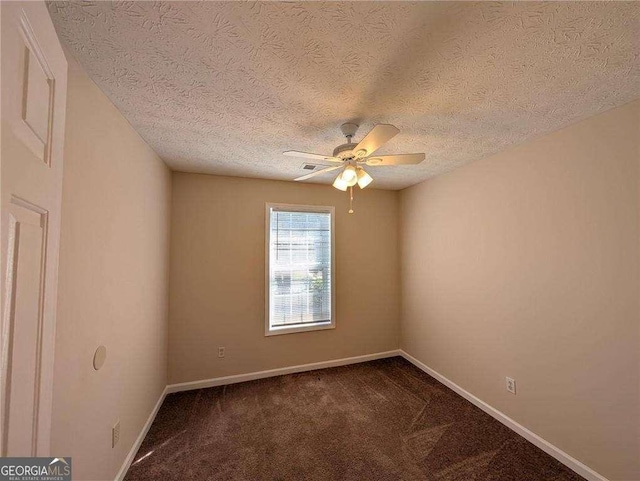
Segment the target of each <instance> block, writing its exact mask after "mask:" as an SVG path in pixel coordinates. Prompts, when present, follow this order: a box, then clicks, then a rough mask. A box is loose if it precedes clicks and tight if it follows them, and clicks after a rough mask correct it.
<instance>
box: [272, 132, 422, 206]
mask: <svg viewBox="0 0 640 481" xmlns="http://www.w3.org/2000/svg"><path fill="white" fill-rule="evenodd" d="M340 130H341V131H342V133H343V134H344V136H345V137H346V138H347V143H345V144H342V145H339V146H337V147H336V148H335V149H333V155H320V154H310V153H308V152H298V151H296V150H287V151H286V152H283V154H284V155H288V156H291V157H304V158H306V159H314V160H319V161H325V162H335V163H337V164H338V165H333V166H330V167H327V168H325V169H322V170H318V171H316V172H312V173H310V174H307V175H303V176H302V177H298V178H296V179H294V180H297V181H301V180H307V179H310V178H312V177H315V176H316V175H321V174H324V173H326V172H331V171H332V170H338V169H342V171H341V172H340V173H339V174H338V176H337V177H336V179H335V181H334V182H333V186H334V187H335V188H336V189H339V190H343V191H346V190H347V189H348V188H350V189H351V201H353V186H354V185H356V184H358V186H359V187H360V188H361V189H364V188H365V187H366V186H368V185H369V184H370V183H371V182H373V178H372V177H371V176H370V175H369V174H368V173H367V172H366V171H365V170H364V168H363V167H362V166H363V165H368V166H376V167H377V166H387V165H415V164H419V163H420V162H422V161H423V160H424V158H425V154H397V155H380V156H373V155H372V154H373V153H374V152H375V151H376V150H378V149H379V148H380V147H382V146H383V145H384V144H385V143H387V142H388V141H389V140H391V139H392V138H393V137H395V136H396V135H397V134H398V133H399V132H400V130H398V128H396V127H394V126H393V125H390V124H378V125H376V126H375V127H373V129H371V131H370V132H369V133H368V134H367V135H366V136H365V137H364V139H362V140H361V141H360V142H359V143H358V144H354V143H353V142H352V139H353V136H354V135H355V133H356V132H357V130H358V125H356V124H352V123H346V124H342V125H341V126H340ZM349 213H350V214H351V213H353V209H352V208H351V209H350V210H349Z"/></svg>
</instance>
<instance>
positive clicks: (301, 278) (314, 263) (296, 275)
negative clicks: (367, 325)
mask: <svg viewBox="0 0 640 481" xmlns="http://www.w3.org/2000/svg"><path fill="white" fill-rule="evenodd" d="M333 213H334V209H333V207H321V206H304V205H286V204H267V242H266V244H267V252H266V254H267V269H266V270H267V282H266V284H267V285H266V290H267V292H266V299H267V306H266V321H265V335H267V336H271V335H274V334H288V333H292V332H301V331H313V330H318V329H333V328H334V327H335V322H336V320H335V295H334V289H333V285H334V284H333V279H334V252H333V244H334V233H333Z"/></svg>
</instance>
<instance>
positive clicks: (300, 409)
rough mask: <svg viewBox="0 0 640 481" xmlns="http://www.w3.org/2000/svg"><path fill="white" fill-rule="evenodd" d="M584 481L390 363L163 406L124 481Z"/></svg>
mask: <svg viewBox="0 0 640 481" xmlns="http://www.w3.org/2000/svg"><path fill="white" fill-rule="evenodd" d="M582 479H583V478H581V477H580V476H578V475H577V474H575V473H574V472H573V471H571V470H569V469H568V468H566V467H565V466H563V465H562V464H560V463H559V462H558V461H556V460H555V459H553V458H552V457H550V456H548V455H547V454H546V453H544V452H543V451H541V450H540V449H538V448H537V447H535V446H534V445H532V444H531V443H529V442H528V441H527V440H525V439H524V438H522V437H521V436H519V435H518V434H516V433H514V432H513V431H511V430H510V429H508V428H506V427H505V426H503V425H502V424H500V423H499V422H498V421H496V420H495V419H493V418H492V417H491V416H489V415H488V414H486V413H484V412H483V411H482V410H480V409H478V408H477V407H475V406H474V405H472V404H471V403H469V402H468V401H466V400H465V399H463V398H462V397H460V396H459V395H458V394H456V393H454V392H453V391H451V390H450V389H449V388H447V387H445V386H444V385H442V384H441V383H439V382H438V381H436V380H435V379H433V378H432V377H430V376H429V375H427V374H425V373H424V372H422V371H421V370H419V369H417V368H416V367H415V366H413V365H412V364H410V363H409V362H407V361H405V360H404V359H402V358H399V357H395V358H390V359H383V360H379V361H371V362H366V363H362V364H355V365H351V366H345V367H337V368H331V369H323V370H318V371H311V372H306V373H301V374H290V375H287V376H280V377H273V378H268V379H261V380H258V381H251V382H245V383H240V384H232V385H229V386H220V387H214V388H208V389H199V390H195V391H187V392H181V393H176V394H170V395H168V396H167V398H166V399H165V401H164V403H163V404H162V407H161V408H160V411H159V412H158V415H157V417H156V419H155V421H154V423H153V425H152V426H151V429H150V430H149V433H148V434H147V436H146V438H145V439H144V441H143V443H142V446H141V447H140V450H139V451H138V453H137V455H136V457H135V459H134V461H133V464H132V465H131V468H130V469H129V472H128V473H127V476H126V478H125V481H143V480H144V481H148V480H154V481H155V480H163V481H170V480H181V481H184V480H269V481H284V480H318V481H320V480H327V481H329V480H331V481H334V480H354V481H356V480H357V481H361V480H363V481H364V480H367V481H369V480H370V481H383V480H384V481H387V480H388V481H395V480H407V481H410V480H411V481H413V480H434V481H435V480H438V481H454V480H455V481H463V480H464V481H470V480H475V481H508V480H514V481H545V480H548V481H569V480H582Z"/></svg>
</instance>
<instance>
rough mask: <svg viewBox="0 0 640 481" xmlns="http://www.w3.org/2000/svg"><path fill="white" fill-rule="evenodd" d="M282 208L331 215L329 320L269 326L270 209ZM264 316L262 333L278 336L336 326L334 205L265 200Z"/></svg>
mask: <svg viewBox="0 0 640 481" xmlns="http://www.w3.org/2000/svg"><path fill="white" fill-rule="evenodd" d="M272 210H282V211H285V212H311V213H328V214H330V215H331V320H330V321H329V322H324V323H317V324H313V325H310V326H296V327H286V326H284V327H276V328H271V323H270V315H271V306H270V300H271V295H270V294H271V289H270V288H271V286H270V285H269V281H270V276H269V273H270V265H269V261H270V257H271V249H270V247H271V211H272ZM265 227H266V228H265V231H266V236H265V317H264V335H265V336H278V335H281V334H293V333H296V332H308V331H321V330H325V329H335V327H336V271H335V266H336V249H335V246H336V230H335V207H334V206H324V205H299V204H279V203H273V202H267V203H266V204H265Z"/></svg>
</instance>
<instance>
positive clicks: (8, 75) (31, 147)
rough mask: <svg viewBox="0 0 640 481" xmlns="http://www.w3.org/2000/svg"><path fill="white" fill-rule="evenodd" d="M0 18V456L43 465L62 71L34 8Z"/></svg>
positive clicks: (50, 33)
mask: <svg viewBox="0 0 640 481" xmlns="http://www.w3.org/2000/svg"><path fill="white" fill-rule="evenodd" d="M0 15H1V22H2V33H1V35H2V58H1V60H0V62H1V65H0V67H1V68H0V71H1V82H2V83H1V84H0V89H1V91H2V98H1V102H2V103H1V104H0V105H1V111H0V112H1V114H2V138H1V143H0V154H1V158H0V160H1V172H0V184H1V190H0V196H1V199H2V213H1V215H2V217H1V223H0V224H1V225H0V228H1V230H0V238H1V242H2V245H1V248H2V251H1V255H2V263H1V271H0V272H1V275H0V289H1V298H0V303H1V310H0V315H1V316H2V317H1V321H0V322H1V330H0V335H1V338H0V341H1V342H0V353H1V357H0V395H1V399H0V429H1V432H0V455H2V456H36V455H37V456H48V455H49V444H50V439H49V438H50V428H51V401H52V380H53V379H52V378H53V352H54V346H55V319H56V296H57V277H58V244H59V239H60V203H61V197H62V148H63V143H64V122H65V107H66V91H67V61H66V59H65V57H64V53H63V51H62V47H61V46H60V42H59V41H58V37H57V36H56V32H55V30H54V28H53V24H52V23H51V18H50V17H49V13H48V11H47V7H46V6H45V4H44V2H40V1H37V2H29V1H27V2H0Z"/></svg>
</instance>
